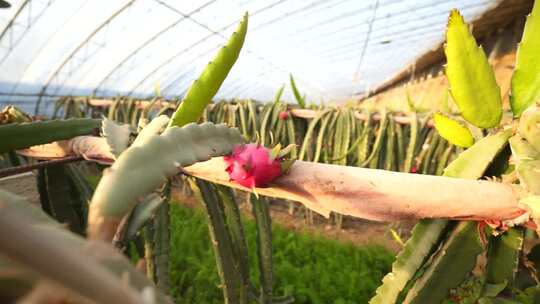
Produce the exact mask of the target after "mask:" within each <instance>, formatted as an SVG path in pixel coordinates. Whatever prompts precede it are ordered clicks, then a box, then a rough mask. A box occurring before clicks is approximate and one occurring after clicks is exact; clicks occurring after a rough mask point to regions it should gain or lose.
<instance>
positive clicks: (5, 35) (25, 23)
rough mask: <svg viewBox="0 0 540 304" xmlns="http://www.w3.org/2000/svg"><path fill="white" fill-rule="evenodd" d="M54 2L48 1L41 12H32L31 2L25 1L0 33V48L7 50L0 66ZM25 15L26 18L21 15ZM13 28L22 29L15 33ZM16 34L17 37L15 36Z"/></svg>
mask: <svg viewBox="0 0 540 304" xmlns="http://www.w3.org/2000/svg"><path fill="white" fill-rule="evenodd" d="M54 1H55V0H49V1H48V2H47V4H46V5H45V6H44V7H43V9H42V10H39V11H33V10H32V1H31V0H25V1H24V2H23V3H22V4H21V6H19V9H18V10H17V12H16V13H15V15H14V16H13V18H11V20H10V21H9V22H8V24H7V25H6V27H5V28H4V29H3V30H2V32H1V33H0V46H1V47H2V48H5V49H7V52H6V53H5V54H4V56H3V57H2V58H0V65H1V64H2V63H3V62H4V61H5V60H6V58H7V57H8V56H9V54H11V52H12V51H13V49H14V48H15V47H16V46H17V45H18V44H19V42H21V40H22V39H23V38H24V35H26V33H28V31H30V29H31V28H32V26H33V25H34V24H35V23H36V22H37V21H38V20H39V18H41V16H43V14H44V13H45V10H46V9H47V8H49V6H51V5H52V4H53V3H54ZM25 13H26V18H24V17H25V16H23V14H25ZM14 26H21V27H23V28H24V30H23V31H21V32H17V31H14V30H13V27H14ZM16 34H17V36H15V35H16Z"/></svg>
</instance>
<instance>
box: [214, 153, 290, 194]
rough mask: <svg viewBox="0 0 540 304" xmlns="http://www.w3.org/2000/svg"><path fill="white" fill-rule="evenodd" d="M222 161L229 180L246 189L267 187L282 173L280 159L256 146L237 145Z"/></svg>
mask: <svg viewBox="0 0 540 304" xmlns="http://www.w3.org/2000/svg"><path fill="white" fill-rule="evenodd" d="M223 159H224V160H225V162H226V163H227V168H226V170H227V173H228V174H229V177H230V179H231V180H233V181H235V182H237V183H239V184H240V185H242V186H244V187H248V188H254V187H264V186H267V185H268V184H269V183H270V182H271V181H273V180H274V179H276V178H277V177H279V176H280V175H282V173H283V170H282V168H281V161H282V160H281V158H279V157H275V158H274V157H272V156H271V151H270V150H269V149H267V148H265V147H263V146H260V145H258V144H247V145H237V146H236V147H235V148H234V149H233V152H232V154H231V155H229V156H225V157H224V158H223Z"/></svg>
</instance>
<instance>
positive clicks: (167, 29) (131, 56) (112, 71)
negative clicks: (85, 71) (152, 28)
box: [92, 0, 217, 95]
mask: <svg viewBox="0 0 540 304" xmlns="http://www.w3.org/2000/svg"><path fill="white" fill-rule="evenodd" d="M216 1H217V0H210V1H208V2H206V3H204V4H203V5H201V6H199V7H198V8H196V9H195V10H193V11H191V12H189V13H188V14H184V13H181V12H178V13H179V14H180V15H181V17H180V18H179V19H178V20H177V21H175V22H173V23H172V24H171V25H169V26H167V27H166V28H164V29H163V30H161V31H159V32H158V33H157V34H155V35H154V36H152V37H150V38H149V39H148V40H146V41H145V42H144V43H142V44H141V45H140V46H139V47H138V48H136V49H135V50H133V52H131V53H129V54H128V55H127V56H126V57H125V58H124V59H122V61H120V62H119V63H118V64H117V65H116V66H115V67H114V68H112V69H111V71H110V72H109V73H108V74H107V75H105V77H103V79H101V80H100V81H99V83H98V85H97V86H96V88H95V89H94V90H93V91H92V95H96V94H97V92H98V91H99V90H100V88H101V87H102V86H103V85H105V83H107V82H108V81H109V80H110V78H111V77H112V75H114V74H115V73H117V72H118V71H119V70H120V69H121V68H122V67H124V66H125V64H126V63H127V62H128V61H129V60H131V59H132V58H133V57H135V56H136V55H137V54H138V53H139V52H140V51H141V50H142V49H144V48H146V47H147V46H148V45H150V44H151V43H152V42H153V41H156V39H158V38H159V37H161V36H162V35H163V34H165V33H167V32H168V31H169V30H171V29H173V28H174V27H176V26H177V25H178V24H180V23H181V22H182V21H184V20H185V19H186V18H189V16H190V15H192V14H194V13H197V12H199V11H200V10H202V9H204V8H205V7H207V6H209V5H210V4H212V3H214V2H216Z"/></svg>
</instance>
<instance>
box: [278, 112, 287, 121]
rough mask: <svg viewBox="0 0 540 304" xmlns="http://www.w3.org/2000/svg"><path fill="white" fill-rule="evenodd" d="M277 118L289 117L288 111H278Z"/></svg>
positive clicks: (285, 118)
mask: <svg viewBox="0 0 540 304" xmlns="http://www.w3.org/2000/svg"><path fill="white" fill-rule="evenodd" d="M279 119H281V120H287V119H289V112H287V111H283V112H279Z"/></svg>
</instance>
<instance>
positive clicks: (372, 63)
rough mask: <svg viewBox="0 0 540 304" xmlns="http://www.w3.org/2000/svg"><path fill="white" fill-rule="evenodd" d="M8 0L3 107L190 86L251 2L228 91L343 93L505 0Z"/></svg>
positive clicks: (171, 91) (2, 41)
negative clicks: (450, 18) (451, 23)
mask: <svg viewBox="0 0 540 304" xmlns="http://www.w3.org/2000/svg"><path fill="white" fill-rule="evenodd" d="M9 2H10V3H11V8H9V9H2V10H0V30H1V32H0V69H1V71H2V73H1V74H0V105H1V104H2V103H8V102H9V103H17V104H19V105H21V106H22V107H23V108H25V109H32V110H33V107H34V105H35V103H36V102H37V101H38V100H41V103H42V104H43V105H44V106H46V107H50V106H51V104H52V103H51V102H50V101H52V100H54V99H55V98H57V97H58V96H64V95H94V96H98V97H110V96H116V95H131V96H135V97H142V98H146V97H150V96H153V94H154V92H155V88H156V85H157V84H159V87H160V89H161V93H162V95H163V96H165V97H169V98H172V97H175V96H181V95H182V94H183V93H184V92H185V90H186V88H187V87H188V86H189V84H190V83H191V81H193V80H194V78H195V77H197V75H198V73H199V72H200V71H201V69H202V68H203V67H204V66H205V65H206V63H207V62H208V61H209V60H210V59H211V58H212V56H213V55H214V54H215V53H216V51H217V49H218V47H219V46H221V45H223V44H224V42H225V41H226V39H227V37H228V36H229V35H230V34H231V33H232V31H233V30H234V29H235V27H236V24H237V22H238V20H239V19H240V17H241V16H242V14H243V13H244V12H245V11H248V12H249V13H250V20H249V30H248V36H247V38H246V43H245V45H244V48H243V50H242V53H241V55H240V58H239V60H238V61H237V63H236V65H235V67H234V68H233V70H232V71H231V73H230V75H229V77H228V78H227V80H226V81H225V83H224V85H223V87H222V88H221V90H220V91H219V93H218V95H217V97H218V98H232V97H240V98H244V97H250V98H255V99H260V100H269V99H271V98H272V97H273V95H274V94H275V92H276V90H277V89H278V87H279V86H281V85H282V84H284V83H287V82H288V77H289V76H288V75H289V73H292V74H293V75H294V77H295V79H296V82H297V84H298V86H299V87H300V89H301V90H302V92H304V93H306V94H307V96H308V97H309V99H310V100H314V101H318V100H320V99H321V98H323V99H325V100H329V99H333V100H340V99H344V98H348V97H351V96H353V95H354V94H357V93H359V92H363V91H365V90H366V89H368V88H370V87H375V86H377V85H379V84H381V83H383V82H384V81H385V80H387V79H389V78H390V77H392V76H394V75H396V73H398V72H399V71H400V70H402V69H403V67H404V66H406V65H407V64H410V63H411V62H414V61H415V59H416V58H418V57H419V56H420V55H422V54H425V53H426V52H429V51H430V50H431V49H433V47H434V46H438V45H440V43H441V42H442V41H443V39H444V28H445V26H446V19H447V15H448V12H449V10H450V9H452V8H458V9H460V11H461V12H462V14H463V15H464V16H465V18H466V20H468V21H471V20H473V19H475V18H476V17H478V16H480V15H481V14H482V13H483V12H485V11H487V10H489V9H492V8H494V7H495V6H497V5H498V4H499V3H500V2H501V1H495V0H453V1H452V0H449V1H440V0H438V1H437V0H369V1H358V0H303V1H293V0H253V1H247V0H236V1H231V0H228V1H225V0H209V1H208V0H206V1H172V0H144V1H143V0H129V1H127V0H122V1H120V0H116V1H89V0H86V1H84V0H64V1H60V0H11V1H9ZM287 91H288V90H287ZM286 94H290V93H289V92H287V93H286ZM289 97H290V95H289Z"/></svg>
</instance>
